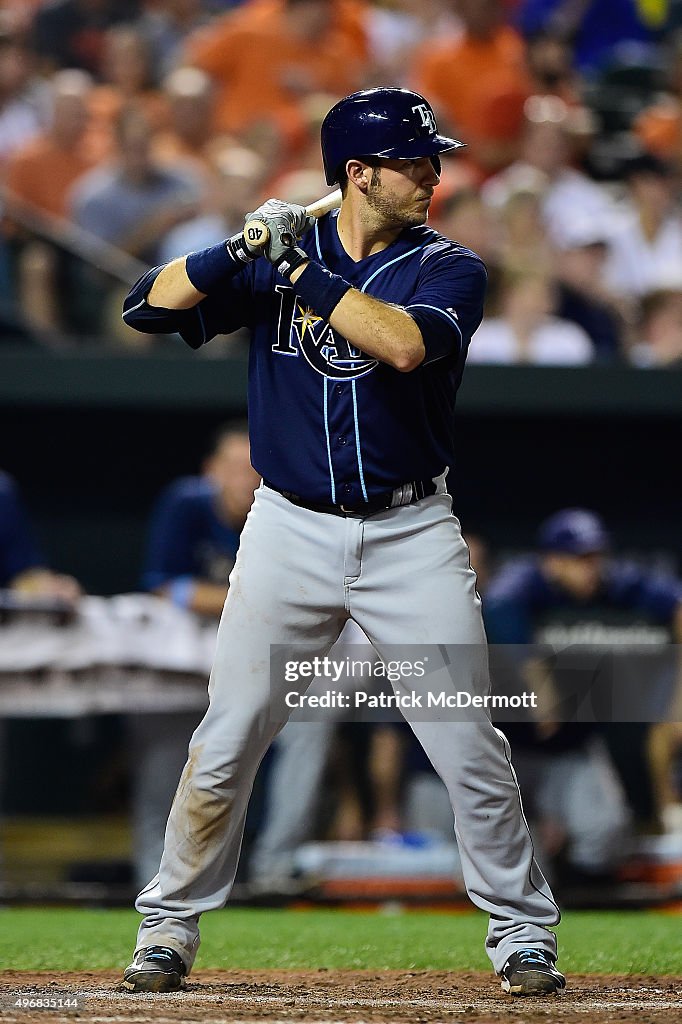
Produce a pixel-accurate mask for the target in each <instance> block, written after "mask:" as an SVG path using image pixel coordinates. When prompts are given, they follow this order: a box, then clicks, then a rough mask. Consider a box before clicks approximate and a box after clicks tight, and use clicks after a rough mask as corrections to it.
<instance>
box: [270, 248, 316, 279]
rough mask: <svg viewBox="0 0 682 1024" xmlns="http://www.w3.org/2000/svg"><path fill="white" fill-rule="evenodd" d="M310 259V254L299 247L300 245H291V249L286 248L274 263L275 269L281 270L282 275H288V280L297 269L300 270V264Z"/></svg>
mask: <svg viewBox="0 0 682 1024" xmlns="http://www.w3.org/2000/svg"><path fill="white" fill-rule="evenodd" d="M309 259H310V256H308V254H307V253H306V252H304V251H303V249H299V248H298V246H293V245H292V246H291V248H289V249H285V250H284V251H283V252H282V255H281V256H280V258H279V259H278V260H277V262H276V263H275V264H274V266H275V269H276V270H278V271H279V272H280V274H281V275H282V277H286V278H287V280H288V279H289V278H290V277H291V275H292V274H293V272H294V271H295V270H298V268H299V267H300V266H302V265H303V264H304V263H307V261H308V260H309Z"/></svg>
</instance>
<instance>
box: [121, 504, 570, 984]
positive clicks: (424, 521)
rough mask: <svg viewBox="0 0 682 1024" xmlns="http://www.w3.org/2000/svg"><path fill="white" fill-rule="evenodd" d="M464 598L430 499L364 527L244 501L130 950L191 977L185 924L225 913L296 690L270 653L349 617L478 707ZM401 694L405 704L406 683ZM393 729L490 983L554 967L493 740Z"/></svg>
mask: <svg viewBox="0 0 682 1024" xmlns="http://www.w3.org/2000/svg"><path fill="white" fill-rule="evenodd" d="M475 586H476V576H475V573H474V572H473V570H472V569H471V567H470V565H469V553H468V548H467V546H466V543H465V542H464V540H463V538H462V535H461V531H460V526H459V523H458V521H457V519H455V518H454V516H452V514H451V500H450V497H449V496H448V495H447V494H445V493H442V494H436V495H434V496H433V497H429V498H424V499H422V500H421V501H418V502H416V503H415V504H413V505H406V506H403V507H399V508H394V509H389V510H387V511H385V512H380V513H378V514H376V515H373V516H369V517H367V518H363V517H362V516H360V515H349V516H346V517H343V516H335V515H328V514H322V513H319V512H313V511H310V510H308V509H304V508H299V507H298V506H296V505H293V504H292V503H291V502H289V501H288V500H287V499H286V498H284V497H283V496H282V495H281V494H279V493H278V492H276V491H273V490H271V489H270V488H267V487H265V486H261V487H260V488H259V489H258V490H257V492H256V498H255V501H254V504H253V507H252V509H251V512H250V513H249V516H248V519H247V521H246V525H245V527H244V530H243V532H242V537H241V546H240V549H239V553H238V556H237V561H236V564H235V567H234V569H233V571H232V575H231V577H230V589H229V595H228V598H227V601H226V604H225V609H224V612H223V616H222V619H221V623H220V628H219V631H218V645H217V651H216V657H215V661H214V665H213V671H212V673H211V678H210V682H209V699H210V704H209V708H208V711H207V712H206V715H205V717H204V719H203V720H202V722H201V724H200V725H199V727H198V728H197V729H196V731H195V733H194V735H193V736H192V739H191V742H190V746H189V758H188V761H187V764H186V765H185V768H184V771H183V774H182V776H181V779H180V783H179V786H178V790H177V793H176V795H175V800H174V802H173V806H172V808H171V812H170V816H169V819H168V824H167V827H166V839H165V846H164V852H163V856H162V858H161V864H160V867H159V873H158V875H157V876H155V878H153V879H152V881H151V882H150V883H149V885H147V886H146V887H145V888H144V889H143V890H142V892H141V893H140V895H139V896H138V898H137V901H136V907H137V910H138V911H139V912H140V913H141V914H144V915H145V916H144V920H143V921H142V924H141V925H140V929H139V932H138V942H137V947H136V948H137V949H140V948H143V947H145V946H150V945H164V946H169V947H171V948H173V949H175V950H176V951H177V952H178V953H179V954H180V956H181V957H182V958H183V960H184V961H185V963H186V964H187V967H188V969H189V968H191V966H192V964H193V962H194V959H195V956H196V952H197V948H198V945H199V927H198V922H199V917H200V915H201V914H202V913H203V912H204V911H206V910H213V909H216V908H219V907H222V906H223V905H224V904H225V902H226V901H227V899H228V896H229V894H230V889H231V887H232V883H233V880H234V876H235V873H236V870H237V861H238V858H239V851H240V846H241V838H242V832H243V827H244V819H245V815H246V808H247V804H248V800H249V796H250V794H251V788H252V785H253V780H254V777H255V774H256V771H257V769H258V765H259V764H260V761H261V759H262V757H263V755H264V754H265V751H266V750H267V748H268V746H269V745H270V743H271V742H272V740H273V738H274V736H275V735H276V734H277V732H278V731H279V729H280V728H281V727H282V725H283V723H284V721H285V720H286V717H287V711H286V708H285V702H284V694H285V692H286V691H291V690H292V689H294V688H297V689H299V690H301V691H303V690H305V688H306V685H307V684H306V681H304V680H302V681H301V682H299V683H298V684H297V686H296V687H294V686H293V685H292V684H291V683H287V682H285V680H284V679H283V678H277V679H273V680H272V681H271V679H270V646H271V645H273V644H284V645H288V646H290V647H291V648H292V650H293V651H295V650H297V649H298V650H300V651H301V652H304V654H303V656H304V657H306V658H312V657H314V656H315V655H319V656H324V655H325V654H326V653H327V652H328V651H329V648H330V647H331V646H332V644H333V643H334V641H335V640H336V639H337V637H338V636H339V633H340V632H341V629H342V627H343V624H344V622H345V620H346V619H347V618H349V617H350V618H353V619H354V620H355V621H356V622H357V623H358V624H359V625H360V627H361V628H362V630H363V631H364V632H365V633H366V635H367V636H368V638H369V639H370V641H371V642H372V644H373V645H374V647H375V648H376V649H377V651H378V652H379V655H380V656H382V657H385V658H392V657H395V653H394V652H395V647H398V646H400V645H403V646H404V645H405V644H410V645H448V649H450V645H452V647H453V648H454V649H455V652H456V653H455V658H456V662H457V664H456V669H457V678H456V683H455V680H453V679H452V678H451V677H450V676H449V675H447V674H446V675H444V676H443V678H442V680H441V682H442V688H443V689H445V688H447V687H449V688H450V689H451V690H452V691H455V690H465V689H466V690H469V691H473V692H476V693H482V692H483V693H485V692H487V688H488V682H487V659H486V658H485V633H484V629H483V623H482V619H481V610H480V600H479V598H478V595H477V593H476V589H475ZM392 645H395V647H393V650H391V646H392ZM458 645H461V646H458ZM475 652H478V654H476V653H475ZM481 652H483V656H481ZM409 684H410V688H411V689H413V690H416V689H417V687H418V685H419V680H418V679H411V680H409ZM425 685H427V684H426V683H425ZM428 685H430V686H431V687H432V688H433V680H432V679H431V680H429V681H428ZM400 686H402V684H401V683H399V684H396V689H397V688H399V687H400ZM404 714H405V717H406V719H407V720H408V721H409V722H410V725H411V727H412V729H413V731H414V733H415V735H416V736H417V739H418V740H419V741H420V743H421V744H422V746H423V747H424V749H425V751H426V753H427V755H428V757H429V759H430V760H431V762H432V764H433V766H434V768H435V769H436V771H437V772H438V774H439V775H440V777H441V778H442V780H443V782H444V783H445V785H446V787H447V790H448V793H449V795H450V800H451V802H452V807H453V810H454V814H455V833H456V836H457V842H458V846H459V851H460V856H461V861H462V871H463V875H464V881H465V884H466V887H467V891H468V893H469V896H470V898H471V900H472V901H473V903H474V904H475V905H476V906H477V907H479V908H481V909H482V910H484V911H486V912H487V913H488V914H489V915H490V923H489V927H488V935H487V940H486V949H487V952H488V955H489V957H490V959H491V961H492V963H493V966H494V968H495V970H496V971H498V972H499V971H500V970H501V969H502V967H503V966H504V964H505V962H506V960H507V958H508V957H509V955H510V954H511V953H512V952H514V951H515V950H517V949H523V948H525V947H534V948H539V949H543V950H545V951H546V952H548V953H549V954H550V955H551V956H556V939H555V936H554V933H553V932H551V931H549V930H548V928H549V927H551V926H552V925H556V924H557V923H558V921H559V911H558V909H557V907H556V904H555V903H554V900H553V898H552V894H551V891H550V889H549V886H548V884H547V882H546V881H545V878H544V877H543V875H542V873H541V871H540V869H539V867H538V865H537V863H536V861H535V858H534V856H533V847H532V842H531V839H530V834H529V832H528V827H527V824H526V821H525V818H524V817H523V812H522V808H521V801H520V795H519V789H518V786H517V783H516V777H515V775H514V771H513V769H512V766H511V763H510V760H509V745H508V743H507V742H506V740H505V738H504V736H503V735H502V733H500V732H499V731H498V730H496V729H495V728H494V727H493V726H492V724H491V723H490V721H489V719H488V718H487V717H486V716H479V718H478V719H477V720H475V721H452V720H450V717H449V716H448V714H447V712H445V713H443V712H439V711H438V710H433V711H432V712H430V713H429V720H428V721H424V720H423V718H424V717H425V713H424V712H423V711H422V712H419V713H413V712H412V711H411V710H409V709H408V710H405V711H404ZM439 715H442V717H441V718H439V717H438V716H439Z"/></svg>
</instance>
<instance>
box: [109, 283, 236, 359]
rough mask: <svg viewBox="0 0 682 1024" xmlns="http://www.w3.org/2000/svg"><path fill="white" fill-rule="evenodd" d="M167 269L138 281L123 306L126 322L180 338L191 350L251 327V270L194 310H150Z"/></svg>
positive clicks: (144, 329) (131, 325) (130, 325)
mask: <svg viewBox="0 0 682 1024" xmlns="http://www.w3.org/2000/svg"><path fill="white" fill-rule="evenodd" d="M162 270H163V267H154V268H153V269H152V270H149V271H147V273H146V274H143V276H142V277H141V278H140V279H139V281H136V283H135V284H134V285H133V287H132V288H131V289H130V291H129V292H128V294H127V296H126V298H125V301H124V303H123V320H124V322H125V323H126V324H128V326H129V327H132V328H133V329H134V330H136V331H140V332H141V333H143V334H179V335H180V337H181V338H182V339H183V341H185V342H187V344H188V345H189V346H190V348H201V346H202V345H205V344H206V342H208V341H210V340H211V338H215V337H216V335H218V334H231V333H232V332H233V331H237V330H239V328H240V327H249V326H250V309H251V307H252V303H251V296H252V284H251V276H250V274H249V269H248V268H245V269H244V270H241V271H240V272H239V273H238V274H236V275H235V277H233V278H231V279H230V280H229V281H226V283H225V286H224V290H223V291H222V292H221V293H220V295H218V294H216V295H207V296H206V298H205V299H202V300H201V302H199V303H197V305H196V306H192V308H191V309H164V308H163V307H161V306H150V305H149V303H148V302H147V297H148V295H149V292H150V291H151V288H152V285H153V284H154V281H156V279H157V277H158V276H159V274H160V273H161V271H162Z"/></svg>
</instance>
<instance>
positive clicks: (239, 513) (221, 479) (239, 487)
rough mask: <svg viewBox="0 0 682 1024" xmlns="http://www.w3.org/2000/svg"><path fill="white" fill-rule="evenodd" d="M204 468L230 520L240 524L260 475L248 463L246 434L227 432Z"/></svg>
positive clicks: (247, 509)
mask: <svg viewBox="0 0 682 1024" xmlns="http://www.w3.org/2000/svg"><path fill="white" fill-rule="evenodd" d="M204 471H205V473H206V475H207V476H209V477H211V479H213V480H214V481H215V482H216V484H217V485H218V489H219V491H220V496H221V501H222V504H223V506H224V509H225V511H226V512H227V513H228V515H229V517H230V519H231V521H232V522H233V523H234V525H236V526H241V524H242V523H243V521H244V520H245V519H246V516H247V514H248V511H249V509H250V508H251V505H252V503H253V492H254V491H255V489H256V487H258V485H259V483H260V477H259V476H258V474H257V473H256V471H255V469H254V468H253V467H252V465H251V453H250V448H249V439H248V437H247V436H246V434H228V435H227V436H226V437H225V439H224V440H223V441H222V443H221V444H220V445H219V447H218V449H217V450H216V451H215V453H214V454H213V455H212V456H211V458H210V459H208V460H207V462H206V464H205V467H204Z"/></svg>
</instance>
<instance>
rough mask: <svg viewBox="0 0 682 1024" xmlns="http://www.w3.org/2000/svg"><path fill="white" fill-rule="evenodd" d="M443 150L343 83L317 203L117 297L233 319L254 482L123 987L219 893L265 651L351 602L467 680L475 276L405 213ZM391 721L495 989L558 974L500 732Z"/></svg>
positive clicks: (479, 297)
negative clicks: (242, 341)
mask: <svg viewBox="0 0 682 1024" xmlns="http://www.w3.org/2000/svg"><path fill="white" fill-rule="evenodd" d="M460 145H461V143H460V142H458V141H456V140H455V139H450V138H446V137H445V136H443V135H440V134H439V133H438V129H437V126H436V120H435V117H434V113H433V110H432V108H431V106H430V104H429V103H428V102H427V101H426V100H425V99H424V97H423V96H420V95H419V94H417V93H414V92H410V91H408V90H403V89H394V88H378V89H370V90H365V91H362V92H358V93H353V94H352V95H351V96H348V97H346V98H345V99H343V100H341V101H340V102H339V103H337V104H336V105H335V106H334V107H332V109H331V110H330V111H329V113H328V114H327V116H326V117H325V119H324V122H323V125H322V156H323V161H324V167H325V173H326V179H327V182H328V183H329V184H330V185H331V184H334V183H338V184H339V185H340V186H341V189H342V193H343V200H342V203H341V208H340V210H339V212H338V214H336V212H335V213H333V214H328V215H326V216H324V217H322V218H320V219H319V220H317V221H316V222H315V223H314V224H313V223H311V220H310V219H309V218H308V216H307V215H306V212H305V210H304V209H303V208H302V207H298V206H291V205H289V204H287V203H283V202H280V201H277V200H269V201H268V202H267V203H265V204H264V205H263V206H262V207H261V208H260V209H259V210H257V211H255V213H254V214H251V215H250V216H249V217H248V218H247V221H250V220H254V219H255V220H258V221H261V222H264V224H265V226H266V227H267V228H268V231H269V241H268V243H267V245H266V247H265V252H264V256H261V257H260V258H257V257H258V256H259V255H260V252H261V250H260V249H254V248H253V247H250V243H249V241H248V239H245V237H244V235H237V236H235V237H233V238H230V239H228V240H227V241H226V242H224V243H221V244H219V245H216V246H214V247H213V248H211V249H208V250H205V251H203V252H197V253H190V254H189V255H188V256H187V257H183V258H181V259H178V260H175V261H173V262H172V263H169V264H167V265H166V266H164V267H160V268H156V269H154V270H151V271H150V272H149V273H148V274H146V275H145V276H144V277H143V278H142V279H141V280H140V281H139V282H138V283H137V284H136V285H135V286H134V288H133V289H132V291H131V292H130V294H129V296H128V298H127V299H126V302H125V306H124V314H123V315H124V318H125V320H126V322H127V323H128V324H129V325H131V326H133V327H136V328H138V329H139V330H142V331H146V332H160V333H163V332H171V331H173V332H175V331H177V332H179V333H180V334H181V335H182V337H183V338H184V339H185V341H187V343H188V344H189V345H191V346H192V347H195V348H198V347H200V346H201V345H202V344H204V343H205V342H207V341H209V340H210V339H211V338H212V337H213V336H214V335H216V334H220V333H228V332H230V331H233V330H235V329H237V328H239V327H243V326H245V325H246V326H248V327H250V328H251V332H252V343H251V351H250V366H249V419H250V432H251V453H252V461H253V464H254V467H255V468H256V470H257V471H258V472H259V473H260V474H261V475H262V477H263V483H262V485H261V487H260V488H259V489H258V490H257V491H256V497H255V501H254V504H253V507H252V509H251V512H250V513H249V516H248V519H247V521H246V525H245V527H244V530H243V533H242V536H241V544H240V549H239V552H238V555H237V561H236V564H235V567H234V569H233V572H232V574H231V577H230V589H229V594H228V598H227V601H226V604H225V609H224V612H223V616H222V620H221V624H220V629H219V634H218V645H217V651H216V657H215V662H214V667H213V672H212V674H211V679H210V682H209V695H210V706H209V710H208V712H207V714H206V716H205V718H204V719H203V721H202V722H201V724H200V725H199V727H198V728H197V730H196V732H195V733H194V735H193V737H192V740H191V742H190V748H189V758H188V761H187V764H186V766H185V769H184V772H183V775H182V777H181V779H180V783H179V786H178V791H177V793H176V797H175V801H174V803H173V807H172V809H171V812H170V816H169V820H168V825H167V829H166V841H165V848H164V852H163V856H162V858H161V864H160V868H159V873H158V875H157V876H156V877H155V878H153V879H152V881H151V882H150V883H149V884H148V885H147V886H146V887H145V888H144V889H143V890H142V892H141V893H140V895H139V896H138V899H137V902H136V907H137V909H138V911H139V912H140V913H142V914H143V915H144V920H143V921H142V923H141V925H140V929H139V934H138V941H137V947H136V950H135V956H134V959H133V962H132V963H131V964H130V966H129V967H128V968H126V970H125V973H124V983H125V985H126V986H127V987H128V988H129V989H132V990H134V991H156V992H162V991H163V992H167V991H172V990H175V989H178V988H180V987H181V986H182V984H183V979H184V978H185V977H186V976H187V975H188V974H189V972H190V970H191V968H192V965H193V962H194V959H195V956H196V952H197V947H198V945H199V929H198V922H199V917H200V915H201V914H202V913H203V912H204V911H206V910H211V909H213V908H218V907H222V906H223V905H224V904H225V902H226V900H227V898H228V896H229V893H230V889H231V886H232V882H233V878H234V875H235V871H236V867H237V860H238V857H239V848H240V841H241V835H242V829H243V825H244V817H245V813H246V807H247V803H248V800H249V794H250V790H251V785H252V782H253V778H254V775H255V772H256V769H257V767H258V764H259V762H260V760H261V758H262V757H263V755H264V753H265V751H266V749H267V747H268V746H269V744H270V742H271V741H272V739H273V737H274V735H275V734H276V733H277V731H278V730H279V729H280V728H281V727H282V724H283V722H284V721H285V720H286V717H287V712H286V709H285V699H284V696H285V691H286V690H287V688H288V689H289V690H291V685H292V684H291V683H288V684H287V683H285V681H284V679H283V678H280V677H279V676H278V675H276V674H274V673H273V678H272V679H271V678H270V648H271V645H287V647H288V648H290V649H291V650H298V651H300V650H305V651H306V657H312V656H314V655H320V656H323V655H324V654H326V652H327V651H328V650H329V648H330V647H331V645H332V644H333V642H334V641H335V640H336V638H337V637H338V636H339V633H340V632H341V629H342V628H343V625H344V623H345V622H346V620H347V619H349V618H350V619H353V620H354V621H355V622H356V623H357V624H358V625H359V626H360V627H361V629H362V630H363V631H364V632H365V634H366V635H367V637H368V638H369V639H370V641H371V642H372V644H373V645H374V647H375V648H376V649H377V651H378V653H379V655H380V657H382V658H384V659H386V658H387V657H388V655H389V651H390V648H391V645H396V644H404V643H406V642H407V643H414V644H419V645H443V648H442V649H450V650H451V651H452V659H451V660H452V661H456V664H457V672H458V678H457V683H458V687H460V688H461V687H462V686H463V685H468V686H469V687H471V688H476V690H477V691H478V690H483V691H485V690H487V686H488V679H487V660H486V658H485V657H482V656H481V652H483V654H485V634H484V631H483V626H482V621H481V610H480V601H479V598H478V595H477V593H476V576H475V573H474V572H473V570H472V569H471V567H470V564H469V553H468V549H467V546H466V544H465V542H464V541H463V539H462V536H461V532H460V526H459V522H458V521H457V519H456V518H455V517H454V516H453V515H452V502H451V498H450V496H449V495H448V493H447V491H446V487H445V477H446V474H447V472H448V469H449V467H450V466H452V464H453V461H454V451H453V443H454V441H453V422H452V420H453V412H454V404H455V394H456V391H457V387H458V385H459V382H460V380H461V377H462V372H463V369H464V361H465V358H466V352H467V346H468V344H469V341H470V339H471V335H472V334H473V333H474V331H475V330H476V328H477V327H478V324H479V322H480V320H481V316H482V309H483V299H484V292H485V285H486V272H485V268H484V266H483V264H482V262H481V260H480V259H479V258H478V257H477V256H476V255H475V254H474V253H473V252H470V251H469V250H467V249H464V248H462V247H461V246H459V245H457V244H456V243H454V242H452V241H450V240H449V239H447V238H444V237H443V236H441V235H439V234H437V233H436V232H435V231H433V230H431V229H430V228H428V227H427V226H426V220H427V216H428V211H429V205H430V203H431V199H432V197H433V193H434V189H435V188H436V186H437V185H438V182H439V175H440V154H441V153H444V152H447V151H449V150H453V149H456V148H458V147H459V146H460ZM297 239H300V241H299V243H298V244H297V241H296V240H297ZM430 649H431V648H430ZM472 652H474V653H472ZM411 682H412V683H414V680H412V681H411ZM305 685H306V683H305V681H302V682H301V683H300V684H299V687H300V689H301V691H303V690H304V689H305ZM395 685H396V686H399V685H400V684H395ZM453 686H454V684H453ZM406 717H407V718H408V721H409V722H410V725H411V726H412V728H413V730H414V733H415V735H416V736H417V738H418V739H419V741H420V742H421V744H422V746H423V747H424V749H425V750H426V752H427V754H428V757H429V759H430V760H431V761H432V763H433V765H434V767H435V768H436V770H437V771H438V773H439V775H440V776H441V778H442V779H443V781H444V782H445V785H446V786H447V789H448V792H449V795H450V799H451V801H452V806H453V808H454V811H455V814H456V819H457V826H456V832H457V838H458V842H459V849H460V853H461V858H462V865H463V871H464V877H465V881H466V885H467V888H468V892H469V895H470V897H471V899H472V900H473V902H474V903H475V904H476V905H477V906H478V907H480V908H481V909H483V910H485V911H487V912H488V914H489V915H490V923H489V928H488V935H487V941H486V949H487V952H488V954H489V956H490V959H491V960H492V963H493V965H494V968H495V970H496V972H497V973H498V974H499V975H500V976H501V983H502V987H503V989H504V990H505V991H507V992H511V993H515V994H520V995H531V994H541V993H554V992H556V991H557V990H558V989H560V988H562V987H563V986H564V984H565V980H564V978H563V976H562V975H561V974H560V973H559V971H558V970H557V969H556V967H555V960H556V937H555V935H554V933H553V932H552V931H550V930H549V929H550V927H551V926H552V925H556V924H557V923H558V921H559V917H560V915H559V911H558V908H557V906H556V903H555V902H554V899H553V897H552V894H551V891H550V889H549V887H548V885H547V882H546V881H545V878H544V877H543V875H542V873H541V872H540V869H539V868H538V865H537V863H536V862H535V859H534V856H533V849H532V844H531V840H530V837H529V833H528V828H527V825H526V822H525V819H524V817H523V813H522V810H521V804H520V797H519V791H518V787H517V784H516V779H515V776H514V772H513V769H512V767H511V763H510V759H509V746H508V744H507V742H506V740H505V738H504V736H503V735H502V734H501V733H500V732H498V731H497V730H496V729H494V728H493V726H492V724H491V723H490V720H489V719H488V718H487V717H486V716H481V718H480V720H477V721H475V722H472V721H467V722H453V721H451V720H446V718H445V717H444V716H443V717H440V716H439V715H438V713H434V715H433V718H432V719H431V720H429V721H422V720H419V718H420V717H421V718H423V717H424V716H423V714H422V715H421V716H419V715H417V714H416V713H414V712H411V711H410V710H408V711H406Z"/></svg>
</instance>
